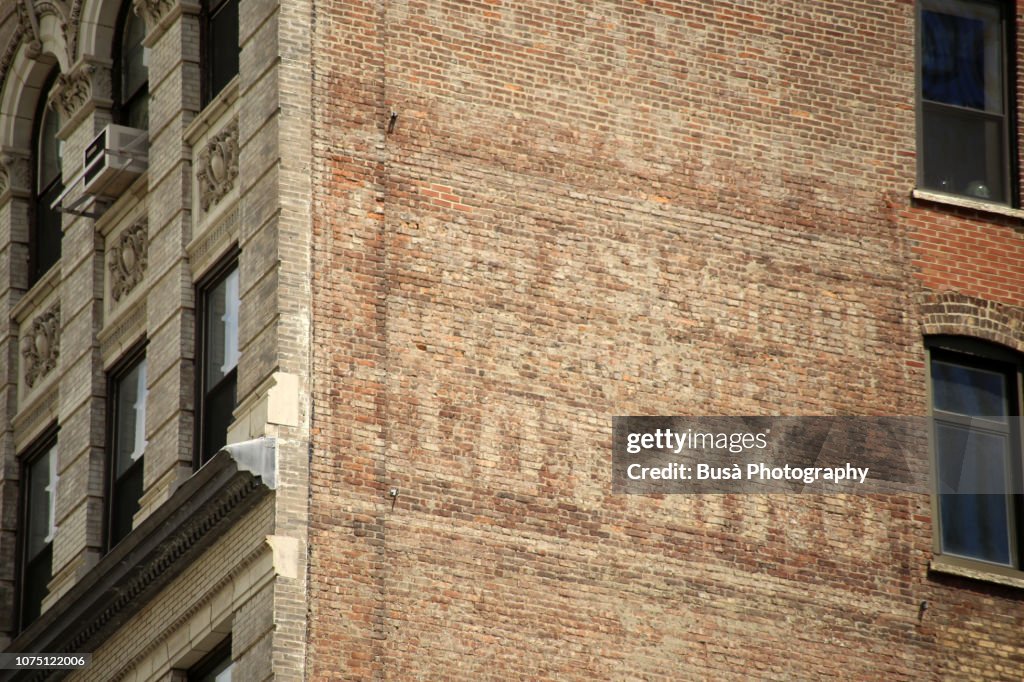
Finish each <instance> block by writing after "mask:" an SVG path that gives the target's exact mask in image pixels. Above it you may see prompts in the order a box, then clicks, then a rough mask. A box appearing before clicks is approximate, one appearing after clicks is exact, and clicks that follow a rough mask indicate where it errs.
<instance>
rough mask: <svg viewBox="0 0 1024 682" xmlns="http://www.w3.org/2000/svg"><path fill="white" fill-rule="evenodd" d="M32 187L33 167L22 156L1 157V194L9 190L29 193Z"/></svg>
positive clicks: (13, 154)
mask: <svg viewBox="0 0 1024 682" xmlns="http://www.w3.org/2000/svg"><path fill="white" fill-rule="evenodd" d="M31 187H32V165H31V163H30V162H29V158H28V157H27V156H25V155H22V154H17V153H5V154H2V155H0V193H3V192H6V191H7V190H8V189H10V190H12V191H16V190H21V191H23V192H28V191H30V190H31Z"/></svg>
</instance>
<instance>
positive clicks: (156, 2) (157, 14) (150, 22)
mask: <svg viewBox="0 0 1024 682" xmlns="http://www.w3.org/2000/svg"><path fill="white" fill-rule="evenodd" d="M174 5H175V0H135V2H133V3H132V7H133V8H134V9H135V14H136V15H137V16H140V17H142V20H143V21H144V22H146V30H147V31H152V30H153V28H154V27H156V25H157V24H159V23H160V20H161V19H163V18H164V17H165V16H167V13H168V12H170V11H171V10H172V9H173V8H174Z"/></svg>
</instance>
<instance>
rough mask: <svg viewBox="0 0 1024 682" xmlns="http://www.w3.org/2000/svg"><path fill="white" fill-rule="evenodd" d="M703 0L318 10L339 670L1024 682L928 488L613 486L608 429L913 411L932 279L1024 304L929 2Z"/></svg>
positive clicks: (1010, 231) (318, 183)
mask: <svg viewBox="0 0 1024 682" xmlns="http://www.w3.org/2000/svg"><path fill="white" fill-rule="evenodd" d="M693 5H694V6H691V5H686V6H683V5H682V4H680V3H664V2H643V3H633V2H596V1H589V2H572V3H569V2H554V1H551V0H529V1H526V2H518V3H507V2H501V1H498V0H495V1H488V2H461V1H460V2H454V1H446V0H435V1H431V2H426V1H425V0H424V1H420V0H408V1H406V2H401V3H371V2H360V1H358V0H346V1H345V2H341V1H340V0H324V1H320V2H316V3H315V4H314V16H315V20H314V31H313V64H314V71H313V117H314V118H313V129H314V142H313V150H314V168H313V195H314V197H316V203H315V205H314V252H313V268H314V325H313V326H314V349H315V350H314V353H315V358H314V377H315V379H314V381H315V385H314V398H313V402H314V405H313V434H314V457H313V460H312V463H311V472H310V476H311V486H312V498H311V530H310V542H311V546H312V553H311V559H310V561H311V563H310V571H311V572H310V576H311V582H310V590H311V598H310V603H311V608H312V613H311V620H310V649H309V651H310V655H311V661H312V663H311V665H312V668H311V675H312V676H313V677H314V678H317V679H321V678H332V679H341V678H348V679H367V678H375V677H377V678H390V679H407V678H412V679H441V678H449V679H604V678H625V677H632V678H640V679H679V678H692V679H730V678H735V679H749V678H750V677H751V676H754V677H762V678H771V679H787V680H788V679H812V678H818V677H823V676H825V675H829V676H835V675H838V676H840V677H851V678H860V679H922V678H923V679H929V678H951V677H952V678H956V677H986V676H987V677H991V678H997V679H998V678H1004V679H1016V678H1017V677H1019V671H1020V670H1021V668H1022V667H1024V649H1022V648H1021V645H1020V637H1019V623H1020V622H1021V619H1022V618H1024V606H1022V604H1021V593H1020V592H1019V591H1015V590H1012V589H1010V588H1003V587H998V586H993V585H988V584H985V583H981V582H971V581H967V580H964V579H959V578H952V577H935V576H934V575H932V576H931V577H929V575H928V562H929V559H930V558H931V542H932V539H931V525H930V504H929V500H928V499H927V498H926V497H919V498H918V497H915V498H880V497H879V498H864V497H859V498H837V497H810V496H791V497H784V496H772V497H753V496H745V497H729V496H715V497H702V498H697V497H682V496H674V497H667V498H656V497H654V498H652V497H625V496H617V495H613V494H612V493H611V483H610V467H609V455H610V452H609V451H610V426H611V416H612V415H616V414H666V415H671V414H787V415H798V414H921V413H923V412H924V410H925V409H926V408H927V401H926V392H925V391H926V386H925V375H924V371H923V360H924V352H923V344H922V329H923V325H924V320H925V317H926V314H928V313H927V311H925V310H924V309H923V308H922V302H921V301H922V298H921V297H922V295H923V294H924V293H926V292H925V291H924V290H925V289H932V290H935V291H945V290H946V289H951V290H953V291H955V292H958V293H959V295H963V296H969V297H975V298H978V299H981V300H982V301H984V299H986V298H989V297H991V298H992V299H993V300H995V301H998V302H999V303H1000V304H1004V305H1009V306H1015V305H1019V303H1020V300H1019V299H1020V291H1019V281H1016V280H1014V275H1013V273H1015V272H1019V269H1020V264H1019V253H1020V249H1021V239H1020V234H1019V231H1015V227H1014V226H1013V225H1011V224H1009V222H1008V221H1003V222H1002V223H1000V224H998V225H994V224H993V221H992V220H987V219H986V220H983V219H981V218H979V216H978V215H977V213H976V212H975V213H970V215H962V214H957V213H955V212H954V210H952V209H951V210H945V209H944V208H943V207H941V206H940V207H934V206H932V207H923V206H921V205H919V204H912V201H911V199H910V192H911V190H912V189H913V187H914V183H915V175H916V171H915V161H914V152H915V146H914V145H915V133H914V130H915V118H914V53H913V30H914V6H913V4H912V3H907V2H899V3H897V2H886V3H878V2H866V1H865V2H827V3H813V4H808V3H797V2H788V1H771V2H769V1H768V0H764V1H760V2H744V3H725V2H715V3H696V4H693ZM392 110H393V111H395V112H397V113H398V119H397V121H396V124H395V126H394V130H393V131H392V132H391V133H388V132H387V119H388V115H389V113H390V112H391V111H392ZM995 222H998V221H995ZM940 225H942V226H950V227H954V228H957V229H960V230H963V231H965V232H967V233H970V232H971V231H972V230H973V231H975V232H976V233H977V234H979V235H980V234H987V235H989V236H988V237H986V239H988V240H989V241H992V242H995V243H999V244H1001V245H1002V247H1000V248H998V249H995V250H993V251H992V252H991V253H990V255H989V256H987V257H986V258H985V262H986V263H988V262H989V260H990V259H991V260H995V261H997V262H996V263H995V264H993V265H992V270H993V273H985V277H984V278H978V284H977V285H972V286H968V283H969V281H968V280H967V279H963V278H961V279H958V278H957V277H956V273H955V272H953V268H952V266H950V265H949V264H948V260H949V256H950V255H956V252H955V251H942V250H940V249H939V248H938V246H939V245H940V244H941V243H940V242H939V241H936V242H935V246H934V247H933V245H932V244H930V243H928V242H927V240H926V239H924V238H922V235H925V234H927V230H935V229H937V228H938V226H940ZM978 238H980V237H978ZM937 239H948V237H945V236H939V237H937ZM1015 254H1016V255H1015ZM944 268H945V270H944ZM978 269H979V270H980V268H978ZM947 270H948V273H947ZM944 273H945V274H944ZM989 274H993V276H992V277H989ZM995 275H998V276H1001V277H1003V278H1005V279H1007V280H1014V281H1009V282H1006V283H1005V284H1004V283H1000V282H998V281H997V280H996V278H995ZM982 280H984V281H982ZM1017 280H1019V278H1017ZM1010 317H1011V318H1013V317H1014V316H1012V315H1011V316H1010ZM929 319H930V318H929ZM1014 319H1016V318H1014ZM922 456H926V455H924V454H923V455H922ZM391 488H397V489H398V491H399V494H398V497H397V499H394V500H393V499H391V498H390V497H389V496H388V491H389V490H390V489H391ZM922 600H927V601H928V602H929V604H930V607H929V609H928V610H927V611H926V612H925V613H924V615H923V617H921V618H919V605H920V603H921V601H922Z"/></svg>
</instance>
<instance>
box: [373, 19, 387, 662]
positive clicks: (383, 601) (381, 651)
mask: <svg viewBox="0 0 1024 682" xmlns="http://www.w3.org/2000/svg"><path fill="white" fill-rule="evenodd" d="M390 9H391V2H390V1H389V0H382V2H381V29H382V30H381V67H380V78H381V86H380V87H381V104H380V106H379V112H378V118H377V121H378V131H379V134H380V139H381V144H380V165H381V178H380V185H381V186H380V192H381V197H380V204H381V205H380V209H379V210H380V213H381V216H380V223H381V233H382V234H381V247H382V248H383V250H384V253H383V254H382V258H381V267H382V273H381V274H382V275H383V281H382V288H383V291H382V296H383V299H384V300H383V305H382V311H383V313H382V314H383V319H382V320H381V325H382V327H381V336H382V337H383V338H382V340H383V342H384V344H383V350H382V353H383V357H382V358H381V362H382V368H381V373H380V377H381V387H380V388H381V390H380V393H379V400H378V405H379V412H378V420H379V423H380V428H381V432H380V442H381V448H382V452H381V466H380V471H381V481H380V483H381V485H380V487H379V490H381V491H384V490H387V489H388V485H387V484H388V450H389V448H388V415H389V414H390V410H389V409H388V408H389V405H388V372H389V370H390V364H391V363H390V357H391V343H390V340H389V338H388V319H389V317H390V315H389V312H390V311H389V309H388V306H389V305H390V304H391V258H390V257H389V254H390V251H391V248H390V242H389V235H390V234H391V232H390V229H389V225H388V218H389V217H390V213H389V211H388V210H387V209H388V196H389V188H390V182H391V154H390V150H389V149H388V129H387V123H385V119H386V118H387V117H388V116H389V114H390V108H389V107H390V101H391V100H390V97H389V96H388V94H389V93H388V48H389V46H390V44H391V40H390V31H391V23H390V21H389V10H390ZM387 521H388V516H387V507H384V508H383V509H382V510H381V515H380V521H379V524H380V529H381V530H380V532H381V542H380V557H379V563H380V571H379V573H378V575H379V578H378V580H379V584H378V591H379V599H378V601H377V603H376V604H375V605H374V612H375V613H374V627H375V628H377V629H379V632H378V633H377V636H376V637H374V642H375V646H376V648H377V651H375V652H374V654H375V658H376V659H377V670H376V674H377V676H378V678H379V679H385V678H386V677H387V675H386V674H385V672H384V671H385V662H384V657H385V653H386V651H387V647H386V646H385V641H386V639H387V607H386V605H387V603H388V599H387V589H388V578H389V576H388V573H387V567H388V532H387Z"/></svg>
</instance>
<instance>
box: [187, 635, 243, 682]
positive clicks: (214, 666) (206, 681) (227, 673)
mask: <svg viewBox="0 0 1024 682" xmlns="http://www.w3.org/2000/svg"><path fill="white" fill-rule="evenodd" d="M233 669H234V662H233V661H232V660H231V640H230V638H229V639H228V641H227V642H225V643H224V644H222V645H221V646H218V647H217V649H215V650H214V651H213V652H212V653H211V654H210V655H209V656H207V657H206V658H205V659H204V660H202V661H200V662H199V663H198V664H197V665H196V666H195V667H194V668H193V669H192V670H189V671H188V682H231V673H232V671H233Z"/></svg>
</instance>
